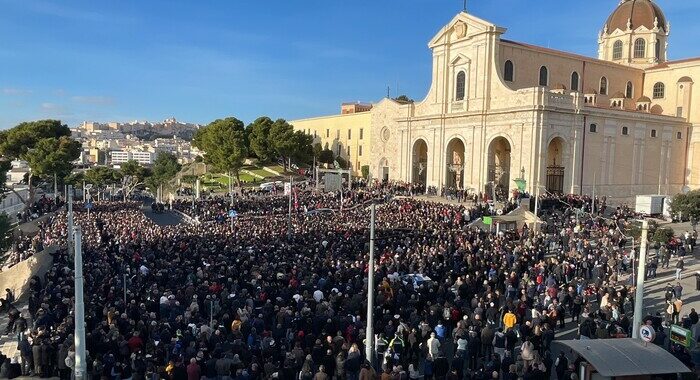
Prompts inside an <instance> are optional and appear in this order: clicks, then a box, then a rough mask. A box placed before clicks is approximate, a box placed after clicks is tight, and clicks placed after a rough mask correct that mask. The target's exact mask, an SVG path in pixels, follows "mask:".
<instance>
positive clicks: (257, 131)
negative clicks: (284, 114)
mask: <svg viewBox="0 0 700 380" xmlns="http://www.w3.org/2000/svg"><path fill="white" fill-rule="evenodd" d="M273 123H274V122H273V121H272V119H270V118H269V117H267V116H262V117H259V118H257V119H255V121H254V122H252V123H251V124H250V125H249V126H248V128H247V129H248V133H249V136H248V139H249V141H250V151H249V153H252V154H255V157H257V158H258V159H259V160H260V161H261V162H270V161H272V160H273V159H274V158H275V149H274V147H273V146H272V145H271V144H270V129H272V125H273Z"/></svg>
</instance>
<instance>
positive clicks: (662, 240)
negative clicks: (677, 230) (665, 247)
mask: <svg viewBox="0 0 700 380" xmlns="http://www.w3.org/2000/svg"><path fill="white" fill-rule="evenodd" d="M671 239H673V229H671V228H668V227H662V228H657V229H656V231H655V232H654V235H653V236H652V238H651V240H652V241H654V242H655V243H659V244H666V243H668V242H669V241H671Z"/></svg>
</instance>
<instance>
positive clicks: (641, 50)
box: [634, 38, 647, 58]
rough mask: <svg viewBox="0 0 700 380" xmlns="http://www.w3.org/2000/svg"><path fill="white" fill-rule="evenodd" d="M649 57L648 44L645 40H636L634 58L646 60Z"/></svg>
mask: <svg viewBox="0 0 700 380" xmlns="http://www.w3.org/2000/svg"><path fill="white" fill-rule="evenodd" d="M646 56H647V42H646V41H644V38H637V39H636V40H634V58H644V57H646Z"/></svg>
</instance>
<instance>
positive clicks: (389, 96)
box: [386, 86, 391, 98]
mask: <svg viewBox="0 0 700 380" xmlns="http://www.w3.org/2000/svg"><path fill="white" fill-rule="evenodd" d="M386 97H387V98H391V95H389V86H386Z"/></svg>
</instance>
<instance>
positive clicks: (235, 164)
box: [193, 117, 248, 185]
mask: <svg viewBox="0 0 700 380" xmlns="http://www.w3.org/2000/svg"><path fill="white" fill-rule="evenodd" d="M193 144H194V146H196V147H197V148H199V149H201V150H203V151H204V152H205V154H204V162H206V163H207V164H210V165H212V166H213V167H214V170H216V171H218V172H219V173H226V174H228V175H229V176H230V177H231V176H232V177H235V178H236V182H238V184H239V185H240V178H239V173H240V170H241V168H242V167H243V162H244V161H245V159H246V157H247V156H248V148H247V146H246V138H245V127H244V126H243V122H242V121H240V120H238V119H236V118H235V117H228V118H226V119H218V120H215V121H213V122H211V123H209V125H207V126H206V127H204V128H202V129H200V130H198V131H197V134H196V135H195V138H194V141H193Z"/></svg>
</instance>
